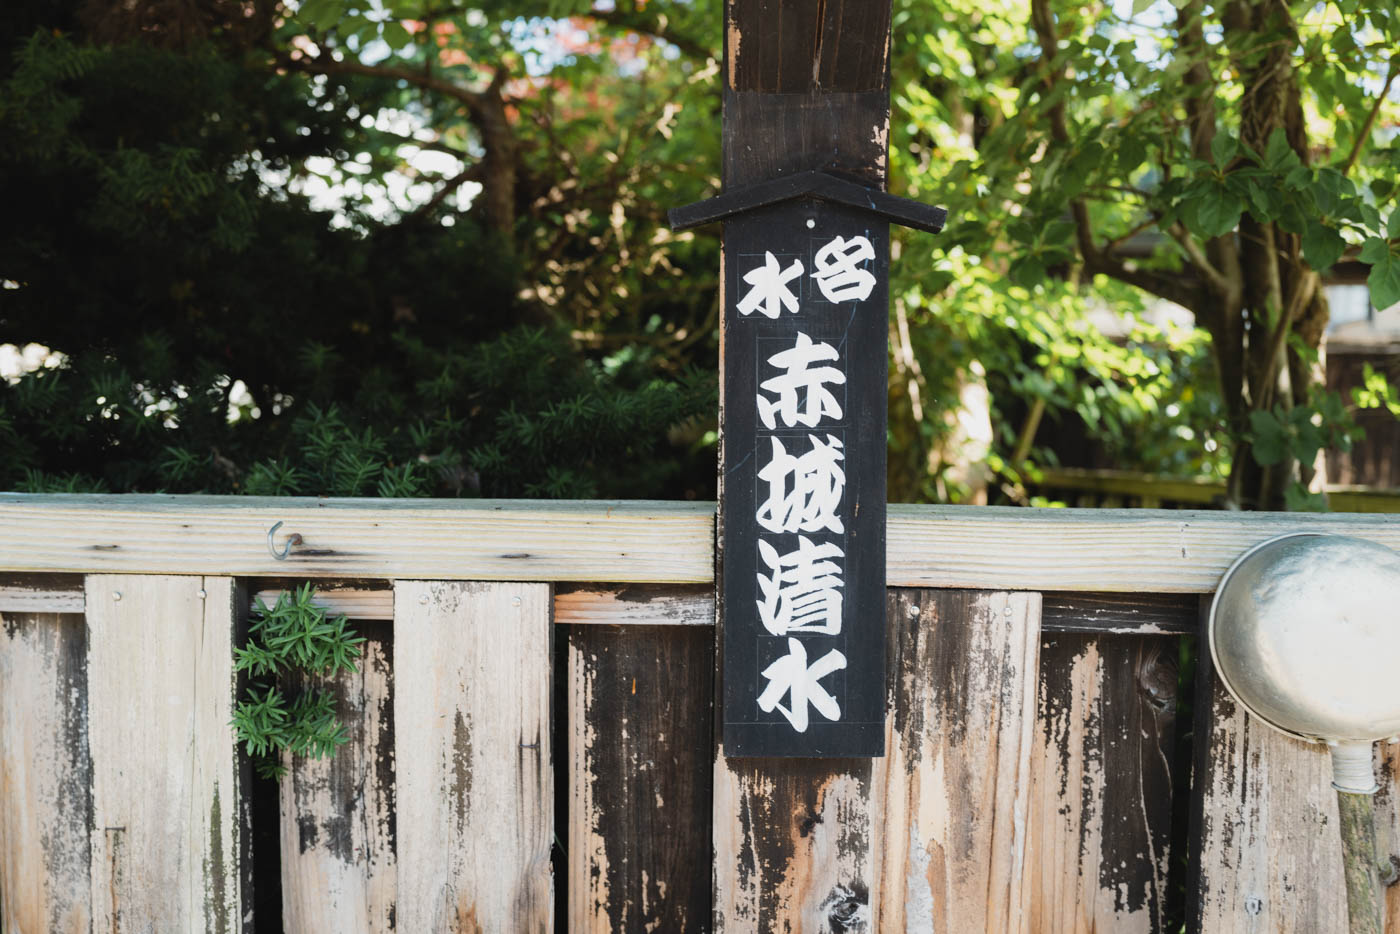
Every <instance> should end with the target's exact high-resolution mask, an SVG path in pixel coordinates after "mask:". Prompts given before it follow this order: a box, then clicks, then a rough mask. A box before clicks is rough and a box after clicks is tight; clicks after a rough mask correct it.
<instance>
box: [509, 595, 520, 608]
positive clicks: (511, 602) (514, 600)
mask: <svg viewBox="0 0 1400 934" xmlns="http://www.w3.org/2000/svg"><path fill="white" fill-rule="evenodd" d="M510 605H511V606H520V598H519V597H516V598H515V599H513V600H511V601H510Z"/></svg>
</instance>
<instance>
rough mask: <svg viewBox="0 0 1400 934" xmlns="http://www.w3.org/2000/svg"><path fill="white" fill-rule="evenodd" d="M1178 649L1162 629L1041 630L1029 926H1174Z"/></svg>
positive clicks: (1086, 931)
mask: <svg viewBox="0 0 1400 934" xmlns="http://www.w3.org/2000/svg"><path fill="white" fill-rule="evenodd" d="M1176 653H1177V640H1176V639H1172V638H1170V637H1162V636H1121V635H1114V636H1099V635H1075V634H1056V635H1054V636H1047V637H1046V638H1045V640H1044V641H1043V642H1042V644H1041V649H1040V698H1039V705H1038V712H1037V717H1036V739H1035V750H1034V752H1033V754H1032V756H1031V802H1030V815H1029V821H1028V835H1029V841H1030V844H1029V847H1028V849H1027V853H1026V867H1027V872H1028V874H1029V875H1030V878H1031V913H1030V930H1032V931H1046V932H1050V931H1053V932H1055V934H1110V932H1121V934H1129V932H1143V934H1150V932H1155V931H1166V930H1168V927H1167V924H1166V907H1167V900H1168V896H1169V892H1168V881H1167V876H1168V870H1169V868H1170V859H1171V853H1170V843H1171V822H1172V791H1173V789H1172V763H1173V759H1174V756H1175V749H1174V743H1173V740H1174V731H1175V727H1176V693H1177V691H1176V684H1177V681H1176V679H1177V658H1176Z"/></svg>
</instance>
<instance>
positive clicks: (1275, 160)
mask: <svg viewBox="0 0 1400 934" xmlns="http://www.w3.org/2000/svg"><path fill="white" fill-rule="evenodd" d="M1297 158H1298V154H1297V153H1295V152H1294V151H1293V147H1292V146H1290V145H1288V135H1287V134H1286V133H1284V132H1283V128H1282V127H1276V128H1275V129H1274V131H1273V132H1272V133H1270V134H1269V142H1268V144H1267V146H1266V147H1265V149H1264V165H1265V167H1267V168H1269V169H1272V170H1273V171H1275V172H1282V171H1284V170H1285V169H1288V168H1291V167H1292V163H1293V162H1294V161H1295V160H1297Z"/></svg>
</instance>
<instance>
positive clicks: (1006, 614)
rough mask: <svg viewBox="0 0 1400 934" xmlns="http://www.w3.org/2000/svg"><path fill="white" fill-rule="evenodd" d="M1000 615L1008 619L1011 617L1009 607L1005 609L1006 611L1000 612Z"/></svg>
mask: <svg viewBox="0 0 1400 934" xmlns="http://www.w3.org/2000/svg"><path fill="white" fill-rule="evenodd" d="M1001 615H1002V616H1005V617H1007V618H1008V619H1009V618H1010V617H1011V607H1007V608H1006V609H1004V610H1002V611H1001Z"/></svg>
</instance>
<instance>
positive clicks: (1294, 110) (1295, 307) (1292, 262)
mask: <svg viewBox="0 0 1400 934" xmlns="http://www.w3.org/2000/svg"><path fill="white" fill-rule="evenodd" d="M1222 19H1223V22H1224V26H1225V33H1226V45H1227V47H1228V48H1229V49H1230V51H1231V53H1232V54H1233V55H1234V56H1237V57H1238V59H1239V61H1240V62H1241V68H1242V72H1243V74H1244V76H1245V79H1246V91H1245V93H1244V95H1243V96H1242V98H1241V101H1240V142H1242V143H1244V144H1245V145H1246V146H1248V147H1250V148H1251V149H1253V150H1254V151H1255V152H1259V153H1262V152H1265V151H1266V150H1267V148H1268V143H1269V137H1270V136H1271V135H1272V134H1273V132H1274V131H1275V130H1280V129H1281V130H1283V132H1284V134H1285V135H1286V137H1287V139H1288V142H1289V144H1290V146H1291V147H1292V148H1293V150H1294V152H1296V153H1297V154H1298V157H1299V158H1300V159H1301V160H1303V162H1304V163H1305V164H1306V163H1307V161H1308V146H1307V137H1306V132H1305V130H1304V125H1303V111H1302V106H1301V103H1300V99H1301V98H1300V94H1299V88H1298V74H1297V70H1296V69H1295V68H1294V65H1293V49H1294V46H1295V42H1286V41H1279V37H1281V36H1294V35H1295V33H1296V30H1295V28H1294V24H1293V22H1292V19H1291V16H1290V14H1289V11H1288V7H1287V5H1286V4H1285V3H1284V2H1283V0H1233V2H1231V3H1229V4H1228V5H1227V6H1226V7H1225V9H1224V13H1223V16H1222ZM1239 251H1240V257H1241V263H1240V269H1241V274H1242V282H1241V285H1242V287H1243V288H1242V293H1241V300H1242V311H1243V321H1244V335H1243V345H1242V346H1241V347H1240V348H1239V350H1240V352H1241V353H1242V361H1241V362H1242V363H1243V367H1242V368H1243V375H1244V380H1243V383H1244V385H1243V386H1242V387H1241V389H1242V393H1241V394H1240V398H1241V400H1242V401H1243V403H1244V405H1243V406H1242V407H1236V408H1235V409H1234V410H1233V411H1232V415H1235V418H1234V419H1232V421H1233V422H1234V424H1232V429H1233V430H1234V432H1236V436H1237V438H1238V439H1239V440H1238V441H1237V443H1236V445H1235V457H1234V466H1233V467H1232V470H1231V477H1230V484H1229V488H1228V490H1229V494H1228V499H1229V502H1230V505H1232V506H1235V507H1237V508H1244V509H1283V508H1284V507H1285V502H1286V500H1285V494H1286V492H1287V490H1288V488H1289V487H1290V486H1291V485H1292V484H1293V483H1294V482H1296V481H1298V480H1300V479H1301V478H1303V477H1304V475H1305V474H1304V473H1303V472H1301V471H1300V466H1302V465H1299V464H1298V462H1297V459H1296V458H1295V457H1293V456H1292V455H1291V454H1288V455H1286V456H1285V457H1284V458H1283V459H1282V460H1281V461H1279V462H1278V463H1276V464H1271V465H1267V466H1265V465H1261V464H1259V463H1258V462H1257V461H1256V460H1255V458H1254V456H1253V452H1252V450H1251V449H1250V446H1249V444H1248V442H1247V440H1246V434H1245V433H1246V432H1247V430H1248V428H1249V425H1248V417H1249V414H1250V413H1252V412H1255V411H1275V412H1279V413H1280V414H1281V413H1282V412H1286V411H1287V410H1288V409H1291V408H1292V407H1293V405H1294V404H1295V403H1305V402H1306V400H1307V395H1308V386H1309V384H1310V383H1311V382H1312V381H1313V380H1314V374H1313V372H1312V368H1311V367H1309V366H1307V365H1306V361H1305V360H1304V359H1303V358H1302V357H1301V356H1300V355H1299V354H1298V353H1297V351H1296V349H1294V348H1291V347H1290V346H1289V342H1288V336H1289V334H1290V333H1294V334H1297V335H1298V336H1299V337H1301V338H1302V339H1303V341H1304V344H1305V346H1307V347H1308V348H1310V349H1311V350H1314V351H1315V350H1316V349H1317V347H1318V346H1319V345H1320V343H1321V341H1322V336H1323V332H1324V331H1325V330H1326V326H1327V300H1326V298H1325V297H1324V295H1323V293H1322V290H1321V288H1320V286H1319V285H1318V282H1317V276H1316V273H1314V272H1313V271H1312V270H1311V269H1310V268H1309V267H1308V266H1307V264H1306V263H1305V261H1304V260H1303V256H1302V248H1301V244H1300V241H1299V237H1298V235H1297V234H1293V233H1289V232H1287V231H1285V230H1283V229H1282V228H1281V227H1279V226H1278V225H1277V224H1275V223H1272V222H1268V223H1264V222H1260V221H1257V220H1255V219H1254V218H1253V217H1251V216H1250V215H1249V214H1246V215H1245V216H1244V218H1243V219H1242V220H1241V222H1240V227H1239ZM1225 388H1226V389H1227V392H1228V387H1225ZM1227 398H1228V396H1227ZM1241 416H1242V417H1241ZM1311 466H1312V465H1306V466H1305V467H1304V470H1305V471H1306V475H1307V476H1309V477H1310V474H1311Z"/></svg>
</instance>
